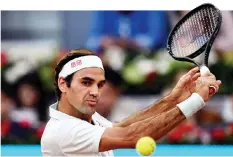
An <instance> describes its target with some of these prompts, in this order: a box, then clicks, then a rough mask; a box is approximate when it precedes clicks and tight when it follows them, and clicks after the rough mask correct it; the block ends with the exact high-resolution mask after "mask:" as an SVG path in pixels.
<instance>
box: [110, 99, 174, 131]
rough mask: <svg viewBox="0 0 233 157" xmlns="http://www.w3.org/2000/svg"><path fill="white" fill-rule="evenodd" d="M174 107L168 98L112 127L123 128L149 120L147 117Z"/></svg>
mask: <svg viewBox="0 0 233 157" xmlns="http://www.w3.org/2000/svg"><path fill="white" fill-rule="evenodd" d="M174 106H175V102H174V101H172V100H171V99H169V96H167V97H165V98H163V99H161V100H159V101H157V102H155V103H154V104H152V105H151V106H149V107H148V108H146V109H144V110H141V111H139V112H137V113H135V114H134V115H132V116H130V117H128V118H127V119H124V120H122V121H121V122H119V123H114V124H113V125H114V127H125V126H129V125H130V124H132V123H134V122H137V121H140V120H143V119H146V118H149V117H153V116H155V115H157V114H160V113H162V112H165V111H168V110H170V109H171V108H173V107H174Z"/></svg>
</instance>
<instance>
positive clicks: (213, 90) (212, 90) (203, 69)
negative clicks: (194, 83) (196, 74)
mask: <svg viewBox="0 0 233 157" xmlns="http://www.w3.org/2000/svg"><path fill="white" fill-rule="evenodd" d="M200 72H201V75H205V74H209V73H210V70H209V68H208V67H207V66H202V67H201V68H200ZM216 91H217V89H216V88H215V87H214V86H210V89H209V94H210V95H213V94H214V93H216Z"/></svg>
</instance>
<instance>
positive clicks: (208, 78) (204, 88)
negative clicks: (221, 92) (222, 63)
mask: <svg viewBox="0 0 233 157" xmlns="http://www.w3.org/2000/svg"><path fill="white" fill-rule="evenodd" d="M220 85H221V81H220V80H216V77H215V76H214V75H213V74H211V73H209V74H206V75H203V76H201V77H200V78H198V79H197V81H196V88H195V92H196V93H198V94H199V95H200V96H201V97H202V98H203V100H204V101H205V102H206V101H208V100H209V99H210V98H211V97H212V96H213V95H214V94H215V93H211V92H210V88H209V87H210V86H214V87H215V88H216V92H217V91H218V89H219V86H220Z"/></svg>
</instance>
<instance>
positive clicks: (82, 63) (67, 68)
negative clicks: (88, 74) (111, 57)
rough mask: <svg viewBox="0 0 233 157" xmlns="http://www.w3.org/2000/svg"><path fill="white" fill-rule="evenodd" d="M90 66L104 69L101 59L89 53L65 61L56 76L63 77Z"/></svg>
mask: <svg viewBox="0 0 233 157" xmlns="http://www.w3.org/2000/svg"><path fill="white" fill-rule="evenodd" d="M91 67H97V68H101V69H103V70H104V68H103V64H102V61H101V59H100V58H99V57H97V56H92V55H89V56H83V57H78V58H75V59H73V60H71V61H69V62H68V63H66V64H65V65H64V66H63V68H62V70H61V72H60V73H59V75H58V76H59V77H63V78H65V77H67V76H68V75H70V74H73V73H74V72H76V71H79V70H81V69H84V68H91Z"/></svg>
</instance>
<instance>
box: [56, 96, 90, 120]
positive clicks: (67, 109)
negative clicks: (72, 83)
mask: <svg viewBox="0 0 233 157" xmlns="http://www.w3.org/2000/svg"><path fill="white" fill-rule="evenodd" d="M57 110H58V111H60V112H63V113H65V114H68V115H70V116H73V117H76V118H79V119H82V120H85V121H87V122H89V123H91V115H87V114H83V113H82V112H80V111H79V110H77V109H76V108H75V107H74V106H73V105H71V104H70V103H69V102H68V101H67V99H65V98H62V97H61V98H60V100H59V102H58V109H57Z"/></svg>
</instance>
